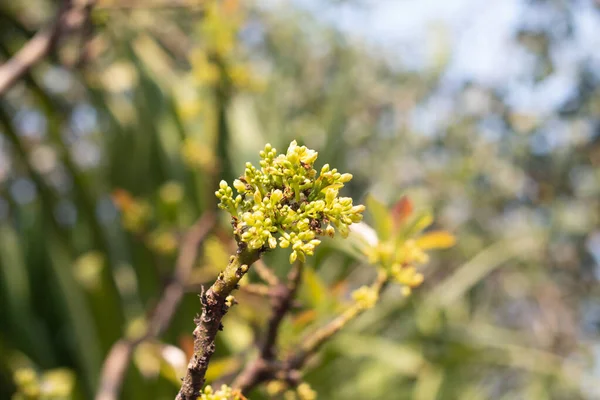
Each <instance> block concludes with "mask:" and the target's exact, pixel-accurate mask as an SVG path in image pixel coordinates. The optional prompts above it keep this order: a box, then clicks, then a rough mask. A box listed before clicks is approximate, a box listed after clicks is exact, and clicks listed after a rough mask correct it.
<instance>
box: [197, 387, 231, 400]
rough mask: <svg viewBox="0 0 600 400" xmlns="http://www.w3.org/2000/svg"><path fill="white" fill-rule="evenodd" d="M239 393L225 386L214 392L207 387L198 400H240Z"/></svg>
mask: <svg viewBox="0 0 600 400" xmlns="http://www.w3.org/2000/svg"><path fill="white" fill-rule="evenodd" d="M241 399H242V397H241V396H240V394H239V392H236V391H234V390H233V389H231V388H230V387H229V386H227V385H223V386H221V389H219V390H217V391H216V392H215V391H214V389H213V388H212V386H210V385H207V386H206V387H205V388H204V390H203V393H202V394H201V395H200V397H198V400H241Z"/></svg>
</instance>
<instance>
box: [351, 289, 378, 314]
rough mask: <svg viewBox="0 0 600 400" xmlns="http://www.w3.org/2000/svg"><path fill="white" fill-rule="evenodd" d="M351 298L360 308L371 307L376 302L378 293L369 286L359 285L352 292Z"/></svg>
mask: <svg viewBox="0 0 600 400" xmlns="http://www.w3.org/2000/svg"><path fill="white" fill-rule="evenodd" d="M352 299H354V301H355V302H356V304H358V305H359V306H360V308H362V309H365V310H366V309H369V308H373V307H374V306H375V304H377V300H379V293H378V292H377V289H375V288H372V287H369V286H361V287H359V288H358V289H356V290H355V291H354V292H352Z"/></svg>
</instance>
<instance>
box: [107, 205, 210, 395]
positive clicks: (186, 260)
mask: <svg viewBox="0 0 600 400" xmlns="http://www.w3.org/2000/svg"><path fill="white" fill-rule="evenodd" d="M215 221H216V218H215V215H214V213H212V212H210V213H205V214H204V215H203V216H202V217H201V218H200V219H198V221H196V223H194V225H193V226H192V227H191V228H190V229H189V230H188V231H187V233H186V234H185V236H184V237H183V239H182V244H181V249H180V251H179V255H178V257H177V261H176V265H175V272H174V275H173V279H172V280H171V282H169V284H168V285H167V286H166V287H165V289H164V291H163V294H162V296H161V298H160V300H159V301H158V304H157V306H156V308H155V310H154V314H153V316H152V318H151V320H150V322H149V326H148V330H147V331H146V333H145V334H144V335H143V336H142V337H141V338H139V339H135V340H129V339H120V340H119V341H117V342H116V343H115V344H114V345H113V347H112V348H111V349H110V352H109V353H108V356H107V357H106V359H105V361H104V365H103V367H102V375H101V379H100V386H99V387H98V392H97V393H96V400H116V399H117V398H118V397H119V393H120V390H121V385H122V383H123V378H124V377H125V373H126V372H127V367H128V365H129V361H130V360H131V356H132V354H133V351H134V350H135V348H136V347H137V346H138V345H139V344H140V343H142V342H143V341H145V340H148V339H152V338H156V337H159V336H160V335H162V333H163V332H164V330H165V329H166V328H167V326H168V325H169V322H170V321H171V318H172V317H173V315H174V314H175V310H176V309H177V306H178V305H179V303H180V302H181V299H182V297H183V294H184V292H185V283H186V281H187V280H188V277H189V275H190V273H191V271H192V268H193V266H194V262H195V260H196V258H197V255H198V246H199V245H200V243H201V242H202V241H203V240H204V238H205V237H206V235H207V234H208V233H209V232H210V231H211V229H212V228H213V226H214V225H215Z"/></svg>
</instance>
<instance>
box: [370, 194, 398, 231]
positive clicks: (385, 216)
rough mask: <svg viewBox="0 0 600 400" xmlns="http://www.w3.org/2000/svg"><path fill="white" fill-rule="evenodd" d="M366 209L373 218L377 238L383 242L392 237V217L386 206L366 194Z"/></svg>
mask: <svg viewBox="0 0 600 400" xmlns="http://www.w3.org/2000/svg"><path fill="white" fill-rule="evenodd" d="M365 202H366V205H367V211H368V213H369V214H370V215H371V216H372V218H373V227H374V228H375V232H377V236H378V237H379V239H380V240H381V241H382V242H384V241H386V240H389V239H390V238H391V237H392V223H393V221H392V218H391V215H390V212H389V211H388V209H387V207H386V206H385V205H384V204H383V203H381V202H380V201H378V200H377V199H375V197H373V196H372V195H368V196H367V198H366V200H365Z"/></svg>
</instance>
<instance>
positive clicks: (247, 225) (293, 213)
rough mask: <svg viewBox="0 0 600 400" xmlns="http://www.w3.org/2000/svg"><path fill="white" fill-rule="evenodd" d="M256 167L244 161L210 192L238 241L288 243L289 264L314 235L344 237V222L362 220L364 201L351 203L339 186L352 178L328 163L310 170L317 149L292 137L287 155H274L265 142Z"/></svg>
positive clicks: (257, 245) (311, 245)
mask: <svg viewBox="0 0 600 400" xmlns="http://www.w3.org/2000/svg"><path fill="white" fill-rule="evenodd" d="M260 157H261V161H260V169H259V168H256V167H255V166H254V165H252V164H251V163H247V164H246V169H245V172H244V175H243V176H241V177H240V178H239V179H236V180H235V181H234V182H233V187H234V188H235V190H236V191H237V195H235V196H234V193H233V189H232V188H231V187H230V186H229V185H228V184H227V182H225V181H221V183H220V188H219V190H218V191H217V192H216V193H215V194H216V196H217V198H218V199H219V200H220V203H219V207H220V208H222V209H224V210H227V211H228V212H229V213H230V214H231V216H232V219H233V226H234V234H235V235H236V237H237V239H238V241H241V242H244V243H246V244H247V245H248V247H249V248H251V249H265V250H266V249H269V248H270V249H274V248H276V247H277V244H278V243H279V246H280V247H282V248H287V247H291V249H292V253H291V254H290V263H293V262H294V261H295V260H296V259H299V260H301V261H304V260H305V256H306V255H312V254H313V252H314V250H315V247H316V246H318V245H319V244H320V243H321V241H320V240H319V239H317V237H318V236H330V237H333V236H334V234H335V231H336V230H337V231H338V232H339V233H340V234H341V235H342V236H343V237H346V236H347V235H348V232H349V226H350V225H351V224H353V223H356V222H360V221H361V220H362V212H363V211H364V210H365V207H364V206H363V205H358V206H354V205H353V204H352V199H351V198H349V197H339V195H338V193H339V190H340V189H341V188H342V187H343V186H344V184H345V183H347V182H348V181H350V180H351V179H352V175H351V174H342V173H340V172H338V171H337V170H336V169H335V168H334V169H331V168H330V167H329V165H327V164H326V165H325V166H323V168H321V171H320V173H317V171H316V170H315V169H314V168H313V165H314V163H315V160H316V159H317V152H316V151H314V150H310V149H308V148H306V147H305V146H298V145H297V143H296V141H293V142H292V143H291V144H290V146H289V147H288V150H287V153H286V154H279V155H277V151H276V150H275V149H274V148H273V147H271V145H270V144H267V145H266V146H265V149H264V150H263V151H261V152H260Z"/></svg>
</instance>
